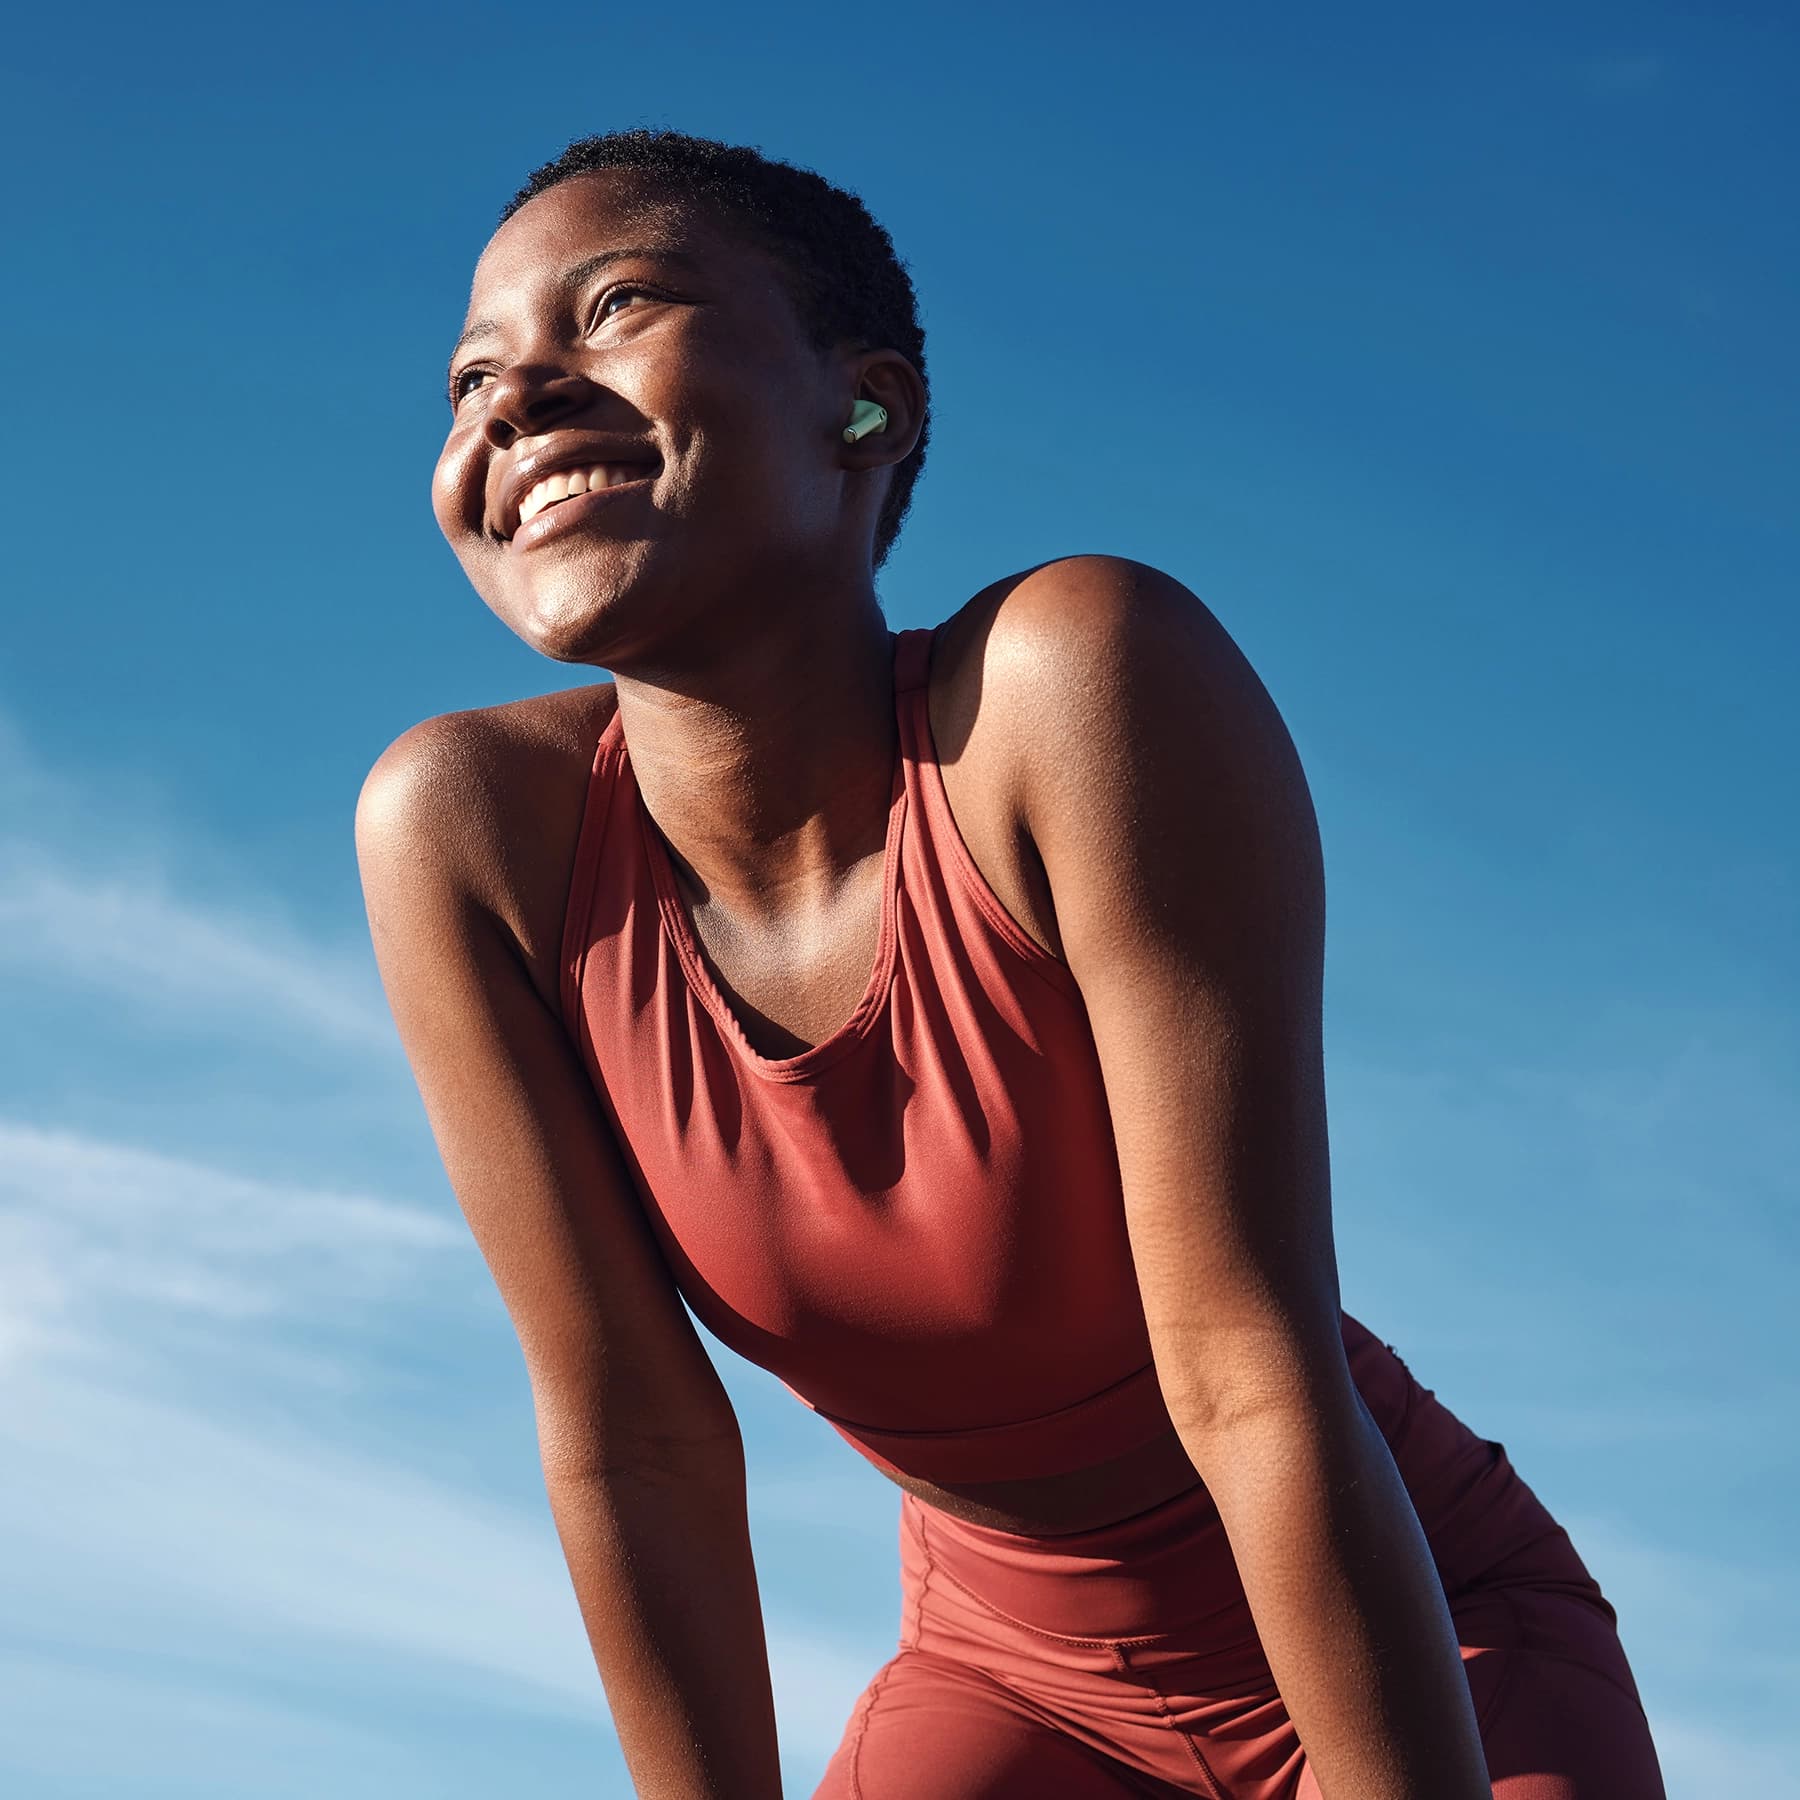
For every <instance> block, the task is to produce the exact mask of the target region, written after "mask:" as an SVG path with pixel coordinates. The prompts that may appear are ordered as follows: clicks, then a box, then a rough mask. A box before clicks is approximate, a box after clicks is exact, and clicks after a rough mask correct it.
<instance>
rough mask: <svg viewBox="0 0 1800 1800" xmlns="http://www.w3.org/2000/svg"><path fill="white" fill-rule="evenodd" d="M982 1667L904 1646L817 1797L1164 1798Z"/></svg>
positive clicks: (860, 1712)
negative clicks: (1072, 1736)
mask: <svg viewBox="0 0 1800 1800" xmlns="http://www.w3.org/2000/svg"><path fill="white" fill-rule="evenodd" d="M1175 1791H1176V1790H1174V1789H1171V1788H1168V1787H1166V1786H1164V1785H1163V1784H1161V1783H1157V1782H1152V1781H1150V1780H1149V1779H1147V1778H1146V1777H1144V1776H1142V1775H1139V1774H1137V1773H1135V1772H1134V1771H1132V1770H1130V1769H1127V1768H1124V1767H1123V1766H1121V1765H1118V1764H1115V1763H1112V1762H1109V1761H1108V1760H1107V1759H1106V1758H1105V1757H1103V1756H1101V1755H1100V1754H1098V1753H1097V1752H1096V1751H1094V1750H1091V1749H1090V1748H1088V1746H1087V1745H1085V1744H1081V1743H1078V1742H1076V1740H1075V1739H1073V1738H1071V1737H1069V1736H1067V1735H1066V1734H1065V1733H1064V1732H1062V1731H1060V1730H1059V1729H1058V1728H1057V1727H1056V1725H1055V1724H1054V1723H1052V1722H1051V1721H1050V1720H1049V1719H1048V1718H1047V1717H1046V1716H1044V1715H1043V1714H1042V1713H1040V1712H1039V1710H1038V1709H1037V1708H1035V1707H1034V1706H1032V1705H1031V1703H1030V1702H1028V1701H1026V1700H1024V1699H1023V1698H1022V1697H1021V1696H1019V1695H1017V1694H1015V1693H1013V1692H1012V1691H1011V1690H1010V1689H1009V1688H1007V1687H1005V1686H1004V1685H1003V1684H1002V1683H1000V1682H998V1681H996V1680H994V1679H992V1678H991V1677H989V1676H987V1675H984V1674H983V1673H982V1672H981V1671H980V1670H979V1669H973V1668H970V1667H968V1666H966V1665H964V1664H961V1663H958V1662H954V1661H952V1660H951V1659H950V1658H948V1657H943V1656H934V1655H932V1654H931V1653H930V1652H929V1651H921V1650H902V1651H901V1652H900V1653H899V1655H897V1656H895V1657H894V1658H893V1659H892V1660H891V1661H889V1662H888V1663H887V1664H885V1665H884V1666H883V1668H882V1669H881V1671H880V1673H878V1674H877V1675H876V1677H875V1679H874V1680H873V1681H872V1682H870V1683H869V1686H868V1688H867V1689H866V1690H865V1691H864V1693H863V1696H862V1698H861V1699H860V1700H859V1701H858V1702H857V1704H856V1709H855V1711H854V1712H852V1713H851V1715H850V1723H849V1724H848V1726H846V1727H845V1730H844V1736H843V1741H842V1742H841V1743H840V1744H839V1745H838V1747H837V1752H836V1754H835V1755H834V1756H833V1757H832V1759H831V1762H830V1765H829V1766H828V1767H827V1769H826V1771H825V1778H824V1780H823V1781H821V1782H820V1784H819V1786H818V1787H817V1788H816V1789H815V1790H814V1793H813V1800H1165V1796H1168V1795H1171V1794H1173V1793H1174V1792H1175Z"/></svg>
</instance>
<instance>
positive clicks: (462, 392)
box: [450, 369, 494, 406]
mask: <svg viewBox="0 0 1800 1800" xmlns="http://www.w3.org/2000/svg"><path fill="white" fill-rule="evenodd" d="M493 376H494V372H493V370H492V369H464V370H463V372H462V373H461V374H460V375H459V376H457V378H456V380H455V381H453V382H452V383H451V384H450V404H451V405H452V406H461V405H462V403H463V402H464V401H465V400H466V399H467V398H468V397H469V396H470V395H471V394H472V393H474V391H475V385H476V383H477V382H482V381H491V380H492V379H493Z"/></svg>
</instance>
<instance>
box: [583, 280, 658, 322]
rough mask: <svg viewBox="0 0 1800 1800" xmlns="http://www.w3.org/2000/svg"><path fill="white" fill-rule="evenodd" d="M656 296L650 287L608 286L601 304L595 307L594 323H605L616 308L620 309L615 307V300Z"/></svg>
mask: <svg viewBox="0 0 1800 1800" xmlns="http://www.w3.org/2000/svg"><path fill="white" fill-rule="evenodd" d="M656 297H657V296H656V295H655V294H653V293H652V292H651V291H650V290H649V289H648V288H639V287H616V288H608V289H607V291H606V292H605V293H604V294H602V295H601V296H600V304H599V305H598V306H596V307H595V308H594V323H595V324H596V325H599V324H601V323H603V322H604V321H605V320H607V319H610V318H611V317H612V316H613V313H614V311H615V310H620V309H617V308H615V306H614V302H615V301H621V300H654V299H655V298H656Z"/></svg>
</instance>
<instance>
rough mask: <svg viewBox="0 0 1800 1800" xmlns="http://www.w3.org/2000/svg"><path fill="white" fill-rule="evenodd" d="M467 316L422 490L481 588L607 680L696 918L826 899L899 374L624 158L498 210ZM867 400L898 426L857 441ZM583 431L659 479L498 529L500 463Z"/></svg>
mask: <svg viewBox="0 0 1800 1800" xmlns="http://www.w3.org/2000/svg"><path fill="white" fill-rule="evenodd" d="M621 252H626V254H620V253H621ZM601 259H605V260H601ZM596 263H598V264H599V266H595V265H596ZM584 271H585V272H584ZM571 277H573V279H571ZM466 327H467V328H468V330H469V332H470V333H471V335H468V336H466V339H465V342H464V343H463V344H462V345H461V346H460V347H459V348H458V350H457V352H456V354H455V355H454V356H453V358H452V359H451V362H450V366H449V384H448V385H449V390H450V395H451V398H452V400H453V402H454V411H453V413H452V415H451V426H450V430H449V435H448V437H447V439H446V441H445V444H444V448H443V452H442V454H441V456H440V458H439V461H438V466H437V471H436V477H435V480H434V482H433V502H434V508H435V511H436V514H437V519H438V523H439V526H440V527H441V529H442V530H443V532H444V535H445V537H446V538H447V539H448V540H449V542H450V544H451V546H452V548H453V549H454V550H455V552H456V554H457V556H458V558H459V559H460V561H461V563H462V565H463V567H464V569H465V570H466V571H467V572H468V576H469V579H470V581H471V582H472V583H473V584H474V587H475V589H476V591H477V592H478V593H479V594H480V595H481V597H482V599H483V600H485V601H486V603H487V604H488V606H489V607H491V608H492V609H493V611H494V612H495V614H496V615H497V616H498V617H499V618H500V619H501V620H502V621H503V622H504V623H505V624H506V625H507V626H508V627H509V628H510V629H511V630H512V631H514V632H516V633H517V634H518V636H519V637H520V638H522V639H523V640H524V641H525V642H526V643H528V644H530V645H531V646H532V647H533V648H534V649H537V650H539V651H541V652H542V653H543V654H544V655H546V656H550V657H553V658H555V659H557V660H558V661H562V662H570V663H588V664H592V665H595V666H598V667H604V668H606V669H608V670H610V671H611V672H612V673H613V676H614V678H615V681H616V684H617V692H618V703H619V707H620V710H621V712H622V714H623V715H624V721H625V729H626V734H627V737H628V740H629V741H630V744H631V747H632V761H633V765H634V767H635V769H636V771H637V774H638V779H639V782H640V784H641V786H642V789H643V792H644V795H645V799H646V802H647V804H648V805H649V806H650V808H651V811H652V812H653V814H654V815H655V817H656V818H657V819H658V820H659V822H661V823H662V824H663V826H664V828H665V830H666V831H667V833H668V835H669V837H670V839H671V841H672V842H673V843H676V844H679V845H680V853H681V856H682V858H683V859H684V860H685V861H686V863H687V865H688V867H687V870H686V871H685V872H686V873H687V874H688V876H689V879H690V881H691V882H692V884H693V887H694V890H695V897H696V898H697V899H701V904H702V905H703V906H704V905H706V904H708V903H710V904H712V905H713V906H714V907H715V909H723V911H724V912H728V913H729V914H730V916H732V917H733V918H738V919H743V918H755V917H757V916H762V917H763V918H765V919H766V920H769V921H774V920H776V919H778V918H779V917H780V916H782V915H784V914H792V913H794V912H796V911H799V910H801V909H802V908H803V907H804V904H805V903H806V902H807V901H809V900H811V901H817V902H823V901H826V900H828V899H829V898H830V897H831V896H832V894H833V893H834V892H835V890H836V889H837V887H838V886H839V884H840V883H841V881H842V879H843V876H844V874H845V872H846V868H845V865H846V864H848V865H849V868H850V869H851V870H854V868H855V867H856V866H858V865H859V864H860V862H861V861H862V860H863V852H865V851H866V850H867V849H869V848H870V847H871V846H878V844H879V841H880V835H881V830H882V826H883V822H884V817H885V810H886V801H887V789H888V781H889V778H890V773H891V769H892V762H893V741H892V720H891V717H890V711H891V709H889V708H888V707H887V706H886V704H885V701H884V698H883V696H884V695H885V693H886V691H887V688H888V684H889V681H890V673H889V655H890V650H889V636H888V629H887V625H886V622H885V620H884V619H883V617H882V614H881V610H880V606H879V603H878V602H877V600H876V596H875V585H874V577H873V572H872V569H871V545H872V542H873V537H874V531H875V523H876V517H877V514H878V511H879V508H880V505H881V502H882V499H883V497H884V495H885V493H886V489H887V483H888V475H887V472H886V471H887V467H888V465H890V464H893V463H895V462H898V461H900V460H902V459H903V458H904V457H905V456H906V454H907V453H908V452H909V451H910V450H911V448H912V446H913V444H914V442H915V441H916V439H917V436H918V430H919V422H920V419H921V417H922V412H923V402H924V394H923V389H922V385H921V383H920V381H919V377H918V375H917V373H916V371H915V370H914V369H913V368H912V366H911V365H910V364H909V363H908V362H907V361H906V360H905V358H903V357H901V356H900V355H898V354H897V353H896V352H893V351H889V350H882V349H873V350H871V349H869V348H867V347H864V346H857V345H848V344H846V345H835V346H827V347H824V348H819V347H816V346H814V345H813V344H812V343H811V342H810V341H809V338H808V334H807V332H806V330H805V327H804V324H803V322H802V320H801V318H800V315H799V313H798V311H797V309H796V307H795V304H794V301H793V300H792V298H791V297H790V294H789V290H788V288H787V286H786V285H785V281H784V276H783V272H782V270H781V269H780V267H779V265H778V264H777V263H776V262H775V261H774V260H773V259H772V258H771V257H770V256H768V255H767V254H765V253H764V252H763V251H761V250H759V249H757V248H754V247H752V246H751V245H750V244H749V243H748V242H746V241H745V239H744V238H743V236H741V235H739V234H736V233H732V232H729V231H727V230H725V229H722V228H721V227H720V226H719V225H718V224H717V223H716V222H715V221H714V220H712V219H711V218H709V217H708V216H706V215H705V214H697V213H692V212H690V213H688V214H686V215H685V216H684V215H683V214H682V213H680V212H678V211H677V210H676V209H674V208H673V207H671V206H669V205H667V204H666V203H663V202H660V201H658V200H657V199H656V198H655V197H654V196H652V195H648V194H646V193H645V192H644V191H643V190H642V188H641V187H640V186H639V184H638V183H637V182H636V181H635V180H634V179H633V178H631V177H629V176H624V175H619V174H601V175H589V176H583V177H579V178H577V179H575V180H572V181H569V182H566V183H564V184H562V185H560V186H558V187H556V188H553V189H552V190H551V191H550V192H548V193H546V194H543V195H540V196H539V197H538V198H537V199H535V200H533V201H532V202H531V203H530V204H529V205H527V206H526V207H524V208H523V209H522V210H521V211H520V212H519V213H517V214H516V215H515V216H514V217H513V218H512V219H510V220H509V221H508V222H507V223H506V224H505V225H504V226H503V227H502V228H501V229H500V231H499V232H498V233H496V235H495V236H494V238H493V240H492V242H491V243H490V244H489V245H488V247H487V250H486V251H485V253H484V254H483V256H482V258H481V261H480V263H479V265H478V266H477V269H476V272H475V278H474V283H473V288H472V292H471V295H470V301H469V308H468V315H467V320H466ZM858 398H867V399H872V400H875V401H877V402H879V403H880V404H881V405H883V406H884V407H886V409H887V411H888V415H889V422H888V425H887V428H886V429H885V430H884V431H883V432H881V433H880V434H878V436H876V437H874V438H871V439H865V440H864V441H862V442H861V443H858V444H855V445H849V444H846V443H845V442H844V441H843V435H842V433H843V427H844V423H845V421H846V420H847V419H848V417H849V414H850V410H851V407H852V405H853V404H854V402H855V401H856V400H857V399H858ZM584 445H592V446H593V454H594V457H595V459H596V460H604V458H605V457H607V456H613V455H627V454H628V455H630V456H632V457H634V458H635V457H640V456H646V455H647V456H652V457H654V459H655V465H654V467H653V468H651V469H648V470H647V471H646V473H647V474H648V475H649V476H650V479H648V480H646V481H643V482H640V483H639V484H637V485H634V486H632V487H630V488H628V489H623V490H621V491H619V492H618V493H616V494H607V495H603V496H601V497H600V498H598V499H597V500H590V501H589V502H587V503H586V516H585V517H584V518H583V519H582V521H581V524H580V527H579V528H578V529H575V530H569V531H564V532H562V533H561V534H560V535H558V536H556V537H554V538H552V539H549V540H548V541H545V542H542V543H532V544H529V546H528V544H527V541H528V539H529V538H530V536H531V535H532V531H533V528H539V529H541V528H542V527H543V526H544V525H545V524H546V523H548V522H549V521H550V520H551V519H552V518H553V517H554V515H555V514H556V513H557V512H558V511H560V510H561V509H560V508H552V509H550V512H549V513H548V514H543V515H540V516H539V518H538V519H536V520H533V521H532V525H531V526H528V527H527V528H526V529H525V531H523V532H521V533H520V534H518V535H517V536H516V537H514V538H513V541H511V542H508V541H506V539H505V537H504V536H503V535H502V534H503V533H504V532H505V531H507V530H508V528H509V527H508V521H507V519H506V517H505V503H506V497H507V492H508V487H509V484H510V483H511V482H512V481H513V480H514V479H515V477H516V476H517V473H518V471H519V470H520V469H521V468H525V469H527V470H529V468H530V466H531V459H542V458H544V457H546V456H549V457H550V458H552V459H554V458H558V457H561V456H562V455H564V454H565V453H574V452H580V453H582V454H586V452H585V451H582V449H581V447H582V446H584ZM582 504H583V502H580V501H569V502H565V503H564V505H565V506H569V507H571V508H573V507H575V506H578V505H582ZM702 896H703V897H704V898H703V899H702V898H701V897H702ZM852 960H854V959H852ZM864 974H865V975H866V969H865V971H864ZM845 1011H846V1012H847V1011H848V1007H846V1008H845Z"/></svg>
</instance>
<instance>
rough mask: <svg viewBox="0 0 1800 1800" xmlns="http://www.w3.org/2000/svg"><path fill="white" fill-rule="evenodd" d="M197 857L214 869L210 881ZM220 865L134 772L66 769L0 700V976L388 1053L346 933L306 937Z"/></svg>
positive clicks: (383, 1021)
mask: <svg viewBox="0 0 1800 1800" xmlns="http://www.w3.org/2000/svg"><path fill="white" fill-rule="evenodd" d="M347 831H348V821H346V832H347ZM196 870H199V871H202V872H203V873H204V874H205V875H207V876H217V877H218V879H217V880H216V881H214V882H211V883H210V887H211V891H207V887H208V884H207V883H206V882H204V881H203V882H199V883H197V882H196V879H195V876H194V873H193V872H194V871H196ZM228 870H231V859H230V858H229V857H227V856H226V855H225V854H224V852H223V851H222V849H221V848H220V847H218V846H209V845H204V844H201V843H199V842H197V841H192V839H191V834H185V835H184V833H183V831H182V829H181V827H179V826H178V825H177V824H175V823H173V822H172V821H171V819H170V817H169V814H168V808H167V806H166V803H165V800H164V798H163V796H161V795H160V794H158V793H157V792H156V791H155V790H154V788H153V787H151V786H149V785H148V784H147V782H146V778H145V777H144V776H143V775H142V774H141V773H133V772H132V771H131V770H130V769H128V768H123V767H119V766H117V765H115V766H113V767H112V768H111V769H109V773H108V779H107V781H106V782H105V783H104V784H99V785H93V786H90V785H86V784H84V783H82V782H80V781H77V780H73V779H71V778H70V777H68V776H67V775H65V774H64V773H62V772H61V771H59V770H55V769H52V768H50V767H48V766H47V765H46V764H45V763H44V762H43V761H42V760H41V759H40V758H38V757H37V756H36V755H35V754H34V753H33V752H32V749H31V747H30V746H29V745H28V744H27V743H26V741H25V738H24V736H23V734H22V733H21V732H20V731H19V729H18V727H17V726H16V724H14V723H13V721H11V720H10V719H9V718H7V717H6V716H5V715H4V714H0V976H3V977H4V978H5V979H6V980H8V981H9V982H13V983H18V984H20V985H21V986H35V987H38V988H46V989H49V990H51V991H54V992H56V993H58V994H62V995H67V996H69V997H70V998H71V999H72V998H73V996H75V995H77V994H82V993H97V994H100V995H102V996H104V998H105V1001H106V1004H107V1006H108V1008H115V1007H124V1008H127V1009H137V1010H140V1011H143V1012H146V1013H150V1014H153V1015H155V1016H156V1017H157V1018H158V1019H159V1020H163V1021H167V1020H170V1019H176V1020H180V1021H181V1022H182V1023H183V1024H184V1025H185V1026H186V1027H187V1028H188V1029H190V1030H191V1029H194V1028H196V1027H198V1028H201V1029H204V1030H205V1031H207V1032H210V1033H212V1034H213V1035H215V1036H220V1037H223V1038H226V1039H228V1040H241V1039H242V1038H244V1037H245V1036H250V1037H253V1038H260V1039H261V1040H263V1041H278V1040H279V1039H280V1038H282V1036H283V1035H284V1034H292V1033H295V1032H300V1033H303V1034H305V1035H306V1036H307V1037H308V1038H316V1039H318V1040H320V1041H321V1042H322V1043H323V1044H325V1045H329V1046H332V1047H335V1048H337V1049H339V1050H343V1049H350V1050H353V1051H356V1052H359V1053H361V1054H364V1055H370V1056H377V1057H385V1058H388V1059H397V1058H398V1055H399V1051H398V1047H397V1045H396V1043H395V1039H394V1033H393V1027H392V1024H391V1022H390V1020H389V1018H388V1014H387V1009H386V1005H385V1002H384V1001H383V998H382V995H381V991H380V983H379V981H378V980H377V979H376V977H375V974H374V968H373V962H372V959H371V958H370V957H369V956H368V955H367V954H366V953H365V952H364V951H363V949H362V946H361V945H360V943H353V944H350V945H347V946H337V947H334V946H329V945H326V944H323V943H321V942H319V941H318V940H317V939H316V938H314V937H313V936H311V935H309V934H308V933H307V932H305V931H304V930H302V929H301V928H300V926H299V925H298V923H297V922H296V921H295V919H294V918H293V917H292V915H291V914H290V913H289V912H288V911H287V910H286V909H285V908H283V907H282V906H281V905H279V904H277V903H276V902H275V901H274V900H273V899H271V898H270V897H269V896H267V895H261V894H258V893H257V892H256V891H255V889H254V886H253V885H252V886H249V887H246V885H245V883H244V881H243V880H242V876H241V871H235V870H232V871H231V874H232V877H233V878H232V879H229V880H227V879H226V876H227V872H228ZM177 872H180V873H177ZM228 892H229V897H227V894H228Z"/></svg>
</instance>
